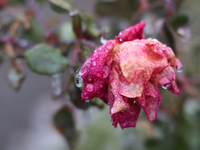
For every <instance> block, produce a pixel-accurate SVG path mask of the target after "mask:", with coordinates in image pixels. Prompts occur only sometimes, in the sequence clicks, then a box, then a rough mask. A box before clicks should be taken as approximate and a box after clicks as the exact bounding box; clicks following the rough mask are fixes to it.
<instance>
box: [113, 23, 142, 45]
mask: <svg viewBox="0 0 200 150" xmlns="http://www.w3.org/2000/svg"><path fill="white" fill-rule="evenodd" d="M144 27H145V22H143V21H142V22H140V23H138V24H136V25H135V26H132V27H129V28H127V29H125V30H124V31H123V32H120V33H119V35H118V36H115V40H116V41H117V42H119V43H123V42H125V41H133V40H135V39H143V38H144V37H143V28H144Z"/></svg>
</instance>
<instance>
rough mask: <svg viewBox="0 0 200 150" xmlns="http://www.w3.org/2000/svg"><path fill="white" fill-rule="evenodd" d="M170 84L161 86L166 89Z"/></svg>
mask: <svg viewBox="0 0 200 150" xmlns="http://www.w3.org/2000/svg"><path fill="white" fill-rule="evenodd" d="M170 86H171V83H169V84H166V85H163V86H162V88H163V89H165V90H167V89H168V88H169V87H170Z"/></svg>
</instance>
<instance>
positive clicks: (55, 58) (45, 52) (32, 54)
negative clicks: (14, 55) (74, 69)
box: [25, 44, 68, 75]
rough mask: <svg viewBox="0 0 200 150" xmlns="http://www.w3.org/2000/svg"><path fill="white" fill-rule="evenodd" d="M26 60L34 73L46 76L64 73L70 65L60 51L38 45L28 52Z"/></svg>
mask: <svg viewBox="0 0 200 150" xmlns="http://www.w3.org/2000/svg"><path fill="white" fill-rule="evenodd" d="M25 58H26V60H27V63H28V66H29V67H30V69H31V70H32V71H34V72H36V73H39V74H45V75H53V74H55V73H59V72H62V71H64V70H65V69H66V67H67V65H68V60H67V59H66V58H65V57H64V56H62V54H61V52H60V50H59V49H57V48H53V47H50V46H48V45H45V44H39V45H36V46H34V47H33V48H31V49H30V50H28V51H26V53H25Z"/></svg>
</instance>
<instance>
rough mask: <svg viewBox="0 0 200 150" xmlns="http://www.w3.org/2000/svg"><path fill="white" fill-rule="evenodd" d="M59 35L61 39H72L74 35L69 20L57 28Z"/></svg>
mask: <svg viewBox="0 0 200 150" xmlns="http://www.w3.org/2000/svg"><path fill="white" fill-rule="evenodd" d="M59 37H60V40H61V41H73V40H74V39H75V37H76V35H75V34H74V32H73V27H72V23H71V22H64V23H63V24H62V25H61V26H60V28H59Z"/></svg>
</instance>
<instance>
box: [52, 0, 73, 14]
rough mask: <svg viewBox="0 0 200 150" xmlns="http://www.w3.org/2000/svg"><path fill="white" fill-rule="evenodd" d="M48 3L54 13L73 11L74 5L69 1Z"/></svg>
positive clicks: (59, 0) (55, 0)
mask: <svg viewBox="0 0 200 150" xmlns="http://www.w3.org/2000/svg"><path fill="white" fill-rule="evenodd" d="M49 2H50V4H51V7H53V9H54V10H55V11H58V12H60V13H63V12H65V11H66V12H69V11H72V10H74V9H75V6H74V4H72V3H71V2H70V1H69V0H49ZM59 7H60V9H59Z"/></svg>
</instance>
